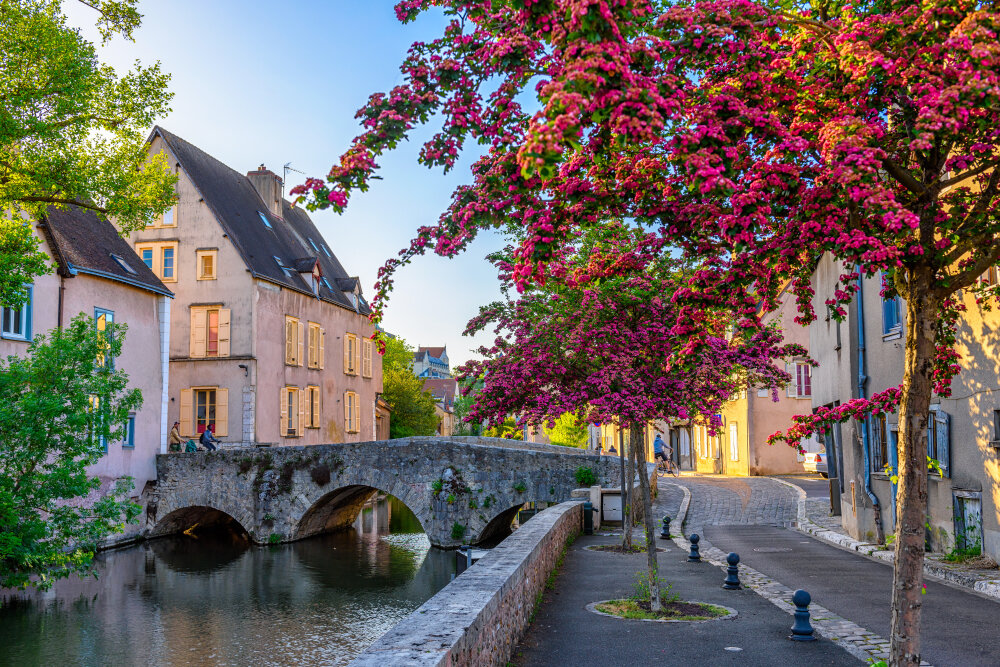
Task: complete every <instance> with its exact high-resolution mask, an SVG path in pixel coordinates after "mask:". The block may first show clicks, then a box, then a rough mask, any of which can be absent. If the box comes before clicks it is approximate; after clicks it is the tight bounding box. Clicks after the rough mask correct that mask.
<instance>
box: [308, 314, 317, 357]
mask: <svg viewBox="0 0 1000 667" xmlns="http://www.w3.org/2000/svg"><path fill="white" fill-rule="evenodd" d="M316 337H317V332H316V325H314V324H313V323H312V322H310V323H309V350H308V351H309V361H308V365H309V368H316V353H317V352H318V351H319V350H318V348H319V343H318V342H317V340H316Z"/></svg>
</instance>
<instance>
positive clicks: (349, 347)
mask: <svg viewBox="0 0 1000 667" xmlns="http://www.w3.org/2000/svg"><path fill="white" fill-rule="evenodd" d="M359 355H360V351H359V350H358V337H357V335H356V334H352V333H349V334H345V335H344V373H346V374H347V375H357V374H358V365H359V361H360V359H359Z"/></svg>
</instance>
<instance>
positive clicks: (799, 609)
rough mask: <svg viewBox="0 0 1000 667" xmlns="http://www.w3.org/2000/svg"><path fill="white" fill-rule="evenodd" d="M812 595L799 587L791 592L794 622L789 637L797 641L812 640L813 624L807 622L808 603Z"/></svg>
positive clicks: (813, 639) (814, 639)
mask: <svg viewBox="0 0 1000 667" xmlns="http://www.w3.org/2000/svg"><path fill="white" fill-rule="evenodd" d="M811 601H812V597H811V596H810V595H809V593H807V592H806V591H804V590H802V589H799V590H797V591H795V592H794V593H792V604H794V605H795V614H794V616H795V623H794V624H792V634H791V635H789V637H788V638H789V639H791V640H793V641H797V642H814V641H816V638H815V637H814V636H813V626H812V624H810V623H809V603H810V602H811Z"/></svg>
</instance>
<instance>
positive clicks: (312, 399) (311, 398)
mask: <svg viewBox="0 0 1000 667" xmlns="http://www.w3.org/2000/svg"><path fill="white" fill-rule="evenodd" d="M305 393H306V401H308V408H307V411H306V415H307V417H308V419H307V420H306V421H307V423H306V425H305V428H319V427H320V423H321V422H320V415H321V414H322V412H323V404H322V402H323V396H322V393H321V392H320V389H319V386H318V385H315V384H310V385H306V392H305ZM314 406H315V408H316V409H315V410H314V409H313V407H314Z"/></svg>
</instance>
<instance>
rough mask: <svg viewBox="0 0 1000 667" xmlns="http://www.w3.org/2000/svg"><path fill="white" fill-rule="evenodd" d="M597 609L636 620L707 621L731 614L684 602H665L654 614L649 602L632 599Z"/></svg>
mask: <svg viewBox="0 0 1000 667" xmlns="http://www.w3.org/2000/svg"><path fill="white" fill-rule="evenodd" d="M595 608H596V609H597V611H600V612H602V613H605V614H611V615H612V616H618V617H619V618H628V619H635V620H667V621H707V620H710V619H713V618H719V617H721V616H727V615H728V614H729V611H728V610H727V609H724V608H722V607H717V606H715V605H714V604H706V603H704V602H683V601H677V602H664V603H663V607H662V608H661V609H660V611H658V612H656V613H654V612H652V611H650V610H649V602H641V601H638V600H634V599H632V598H628V599H625V600H611V601H609V602H602V603H601V604H599V605H597V606H596V607H595Z"/></svg>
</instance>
